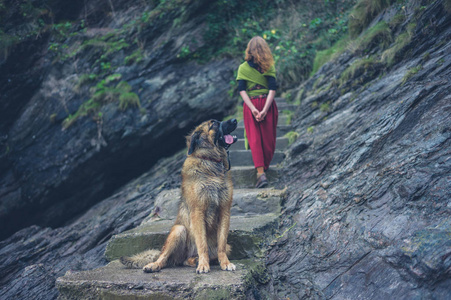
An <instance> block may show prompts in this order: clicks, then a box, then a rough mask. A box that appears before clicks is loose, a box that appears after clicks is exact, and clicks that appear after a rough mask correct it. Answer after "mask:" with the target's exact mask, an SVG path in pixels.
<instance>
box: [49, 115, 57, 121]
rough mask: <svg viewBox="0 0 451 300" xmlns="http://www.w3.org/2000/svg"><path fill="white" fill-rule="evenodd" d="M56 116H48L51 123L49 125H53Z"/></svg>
mask: <svg viewBox="0 0 451 300" xmlns="http://www.w3.org/2000/svg"><path fill="white" fill-rule="evenodd" d="M56 116H57V114H51V115H50V117H49V119H50V122H51V123H55V120H56Z"/></svg>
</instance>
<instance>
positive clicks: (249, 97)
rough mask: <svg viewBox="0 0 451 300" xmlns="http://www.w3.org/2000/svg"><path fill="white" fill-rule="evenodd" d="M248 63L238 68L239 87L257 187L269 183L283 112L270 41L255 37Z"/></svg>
mask: <svg viewBox="0 0 451 300" xmlns="http://www.w3.org/2000/svg"><path fill="white" fill-rule="evenodd" d="M245 60H246V61H245V62H244V63H242V64H241V65H240V67H239V68H238V75H237V78H236V79H237V80H238V90H239V92H240V95H241V97H242V98H243V101H244V104H243V117H244V128H245V130H246V136H247V139H248V141H249V147H250V148H251V151H252V159H253V161H254V166H255V168H256V169H257V183H256V187H257V188H262V187H265V186H267V185H268V179H267V178H266V175H265V171H266V170H267V169H268V168H269V164H270V163H271V160H272V158H273V156H274V151H275V149H276V127H277V120H278V116H279V112H278V110H277V105H276V102H275V101H274V96H275V95H276V89H277V84H276V70H275V67H274V58H273V57H272V53H271V50H270V49H269V46H268V44H267V43H266V41H265V40H264V39H263V38H261V37H259V36H256V37H253V38H252V39H251V40H250V41H249V43H248V44H247V49H246V56H245Z"/></svg>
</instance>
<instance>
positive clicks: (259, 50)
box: [244, 36, 274, 73]
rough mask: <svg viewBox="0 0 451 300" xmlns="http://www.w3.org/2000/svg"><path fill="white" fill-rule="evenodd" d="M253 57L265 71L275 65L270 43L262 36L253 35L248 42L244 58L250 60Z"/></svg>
mask: <svg viewBox="0 0 451 300" xmlns="http://www.w3.org/2000/svg"><path fill="white" fill-rule="evenodd" d="M252 58H253V59H254V63H256V64H258V65H259V66H260V68H262V71H263V73H265V72H266V71H268V70H269V68H271V66H273V65H274V58H273V56H272V53H271V49H269V46H268V43H266V41H265V40H264V39H263V38H262V37H260V36H255V37H253V38H252V39H251V40H250V41H249V43H248V44H247V48H246V56H245V58H244V59H245V60H246V61H250V60H252Z"/></svg>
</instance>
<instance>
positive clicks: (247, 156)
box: [230, 149, 285, 166]
mask: <svg viewBox="0 0 451 300" xmlns="http://www.w3.org/2000/svg"><path fill="white" fill-rule="evenodd" d="M284 158H285V153H283V152H282V151H280V150H276V151H275V152H274V156H273V158H272V161H271V165H277V164H278V163H281V162H282V161H283V159H284ZM230 161H231V163H232V166H253V165H254V163H253V161H252V153H251V150H233V149H231V150H230Z"/></svg>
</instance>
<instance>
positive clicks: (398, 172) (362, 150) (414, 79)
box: [264, 1, 451, 299]
mask: <svg viewBox="0 0 451 300" xmlns="http://www.w3.org/2000/svg"><path fill="white" fill-rule="evenodd" d="M408 9H409V11H410V9H412V10H414V9H415V8H414V7H409V8H408ZM409 16H410V17H413V16H414V14H413V12H412V15H409ZM417 17H418V15H417ZM431 18H433V19H434V20H436V22H435V23H434V29H431V28H429V29H427V28H425V27H424V26H423V25H424V24H427V23H428V22H429V20H431ZM417 21H418V23H417V24H418V25H417V27H416V31H415V34H414V36H413V37H412V40H411V42H410V43H409V44H408V45H407V46H406V48H405V50H404V51H402V53H400V54H399V55H400V58H398V61H399V63H398V64H396V65H394V66H393V67H392V68H390V69H388V70H386V73H381V74H380V76H376V77H375V78H371V79H363V82H362V83H361V84H357V83H356V82H357V80H359V79H360V78H357V79H355V80H356V81H354V82H353V81H349V82H346V83H345V84H344V85H343V86H338V85H333V84H332V85H331V84H330V83H331V82H333V80H334V78H337V76H339V75H340V74H341V73H342V72H343V70H344V69H345V68H346V67H347V66H348V65H350V64H351V63H352V61H353V60H355V59H356V57H355V54H354V55H351V54H349V53H347V54H344V55H343V56H341V57H340V58H338V59H337V60H336V61H334V62H331V63H327V64H326V65H324V66H323V67H322V68H321V70H320V71H319V72H318V73H317V74H316V75H315V76H313V78H312V79H310V80H309V81H307V82H305V83H304V84H303V85H302V86H301V87H299V90H302V89H303V95H304V98H303V99H302V103H301V105H300V107H299V109H298V110H297V112H296V113H295V114H294V117H293V126H294V127H295V128H297V132H298V133H299V134H300V136H299V138H298V140H297V141H296V142H295V143H294V144H293V145H292V146H291V147H290V148H289V150H288V151H287V158H286V160H285V164H284V166H283V171H282V172H281V174H282V175H283V176H282V178H283V181H284V183H285V184H286V185H287V186H288V198H287V201H286V203H285V205H284V208H283V209H284V211H283V215H282V220H281V228H280V231H281V232H282V233H283V234H281V236H280V237H279V238H278V239H277V241H274V242H273V243H272V246H271V250H270V251H268V253H267V256H266V262H267V265H268V269H269V271H270V273H271V281H270V284H268V285H267V286H265V287H264V288H265V289H266V290H267V291H268V292H269V293H273V294H275V295H277V296H276V297H279V298H290V299H309V298H314V299H316V298H324V299H428V298H430V299H448V298H450V297H451V288H450V287H451V276H450V273H449V271H445V270H449V268H450V259H449V252H450V246H449V244H450V242H451V235H450V230H451V227H450V222H449V216H450V215H451V205H450V199H451V194H450V193H451V180H450V179H451V178H450V174H451V159H450V158H451V131H450V129H449V128H451V96H450V93H449V90H450V78H451V71H450V70H451V68H450V67H451V51H450V49H451V42H450V37H451V27H450V26H449V24H450V21H451V18H450V15H449V13H446V12H444V11H443V7H442V4H441V2H440V1H438V2H434V4H432V5H429V6H427V8H426V9H425V10H424V13H422V14H420V17H418V19H417ZM408 22H413V20H408V21H407V22H406V23H408ZM420 24H422V25H420ZM429 30H432V32H433V33H432V32H431V31H429ZM425 44H427V45H428V46H427V47H423V46H421V45H425ZM419 49H421V50H419ZM368 51H371V50H370V49H368ZM426 54H427V55H426ZM401 55H402V56H401ZM418 65H421V66H422V68H421V70H419V71H418V73H416V74H414V75H412V73H410V74H409V75H408V77H406V75H407V74H408V73H409V70H410V69H412V68H414V67H416V66H418ZM406 78H408V79H406ZM365 80H366V81H365ZM315 82H316V86H315ZM403 82H404V83H403ZM326 102H329V106H330V108H331V110H330V111H329V112H325V111H321V110H320V109H319V106H320V105H321V104H322V103H326ZM313 103H316V105H312V104H313ZM325 117H327V118H325ZM309 127H312V128H313V132H312V131H310V132H309V131H307V128H309Z"/></svg>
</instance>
